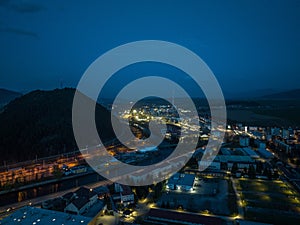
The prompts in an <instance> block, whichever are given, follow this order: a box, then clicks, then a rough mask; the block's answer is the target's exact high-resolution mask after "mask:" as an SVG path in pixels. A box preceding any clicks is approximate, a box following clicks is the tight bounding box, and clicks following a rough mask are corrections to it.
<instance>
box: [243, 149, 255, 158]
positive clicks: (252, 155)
mask: <svg viewBox="0 0 300 225" xmlns="http://www.w3.org/2000/svg"><path fill="white" fill-rule="evenodd" d="M243 152H245V153H246V154H247V155H248V156H250V157H251V158H252V159H258V158H259V155H257V154H256V152H255V151H253V150H252V149H251V148H243Z"/></svg>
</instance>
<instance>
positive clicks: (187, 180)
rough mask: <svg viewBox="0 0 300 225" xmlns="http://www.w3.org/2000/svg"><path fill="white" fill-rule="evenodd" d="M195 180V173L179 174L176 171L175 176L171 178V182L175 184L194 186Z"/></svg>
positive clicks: (169, 181)
mask: <svg viewBox="0 0 300 225" xmlns="http://www.w3.org/2000/svg"><path fill="white" fill-rule="evenodd" d="M194 181H195V175H194V174H179V173H176V174H175V175H174V176H172V177H171V178H170V179H169V180H168V183H169V184H175V185H186V186H193V184H194Z"/></svg>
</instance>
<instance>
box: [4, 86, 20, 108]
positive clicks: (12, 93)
mask: <svg viewBox="0 0 300 225" xmlns="http://www.w3.org/2000/svg"><path fill="white" fill-rule="evenodd" d="M21 95H22V94H21V93H18V92H15V91H10V90H6V89H3V88H0V107H1V106H3V105H6V104H7V103H9V102H10V101H12V100H13V99H15V98H17V97H20V96H21Z"/></svg>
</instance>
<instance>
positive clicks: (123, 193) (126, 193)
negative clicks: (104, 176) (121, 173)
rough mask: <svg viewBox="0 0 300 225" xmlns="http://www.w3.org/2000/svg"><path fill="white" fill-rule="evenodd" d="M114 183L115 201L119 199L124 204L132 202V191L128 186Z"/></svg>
mask: <svg viewBox="0 0 300 225" xmlns="http://www.w3.org/2000/svg"><path fill="white" fill-rule="evenodd" d="M114 185H115V192H116V194H114V195H113V199H114V200H115V201H120V202H121V203H122V204H123V205H125V206H126V205H129V204H131V203H134V193H133V192H132V190H131V188H130V187H129V186H126V185H121V184H118V183H115V184H114Z"/></svg>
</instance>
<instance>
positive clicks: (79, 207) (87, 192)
mask: <svg viewBox="0 0 300 225" xmlns="http://www.w3.org/2000/svg"><path fill="white" fill-rule="evenodd" d="M97 199H98V195H97V193H96V192H95V191H93V190H92V189H88V188H85V187H80V188H79V189H78V190H77V191H75V192H74V199H73V200H72V201H71V202H70V203H69V204H68V205H67V206H66V208H65V209H64V211H65V212H67V213H71V214H77V215H80V214H83V213H85V212H87V211H88V209H89V208H90V207H91V206H92V205H94V204H95V203H96V202H97Z"/></svg>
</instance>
